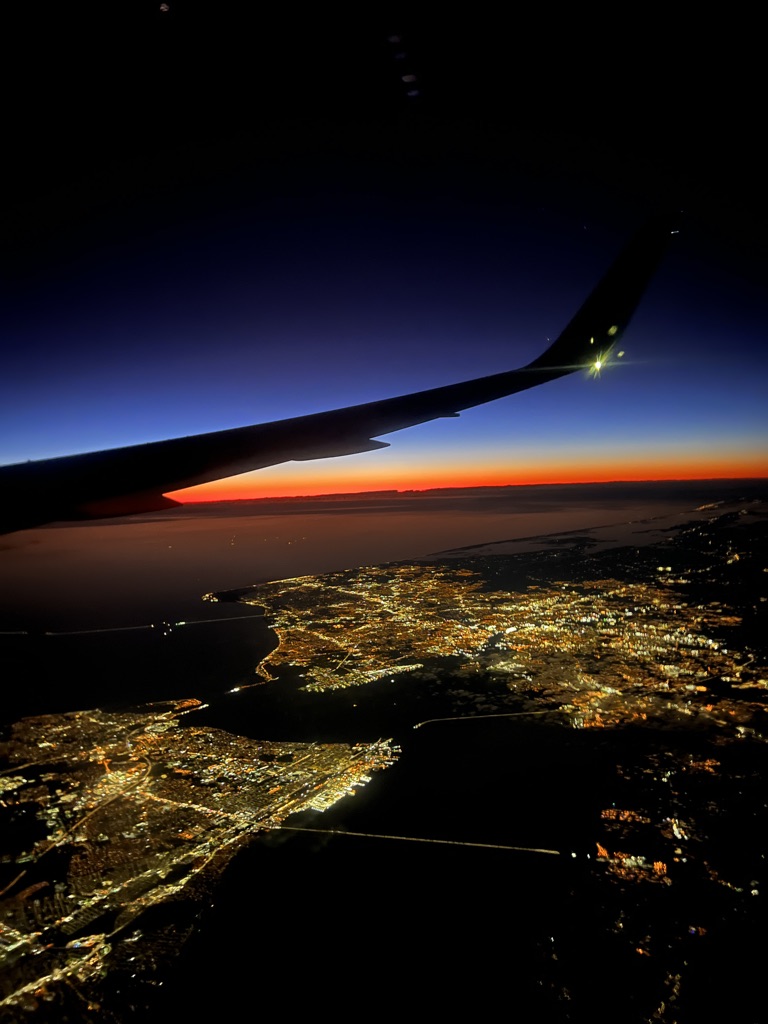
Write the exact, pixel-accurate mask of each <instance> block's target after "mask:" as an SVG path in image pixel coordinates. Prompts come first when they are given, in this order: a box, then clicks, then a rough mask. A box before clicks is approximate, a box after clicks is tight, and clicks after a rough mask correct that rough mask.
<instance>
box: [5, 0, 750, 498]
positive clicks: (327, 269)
mask: <svg viewBox="0 0 768 1024" xmlns="http://www.w3.org/2000/svg"><path fill="white" fill-rule="evenodd" d="M243 10H246V9H243ZM83 11H84V14H83V20H82V22H81V21H79V20H78V18H79V15H78V14H77V12H75V13H74V14H73V13H72V11H68V12H62V13H61V15H60V21H59V22H58V23H57V24H52V23H46V24H43V25H38V26H37V28H36V29H35V32H34V33H33V35H32V36H30V35H29V32H26V33H21V32H20V34H19V36H18V41H19V45H20V46H21V47H22V48H23V47H27V48H28V50H29V52H28V55H27V56H28V67H29V72H30V80H34V81H36V82H43V83H44V85H45V89H44V90H43V98H42V99H35V98H34V97H35V96H36V95H37V92H35V93H34V94H32V93H27V92H24V91H23V90H22V94H21V95H20V97H19V102H18V104H17V106H16V109H15V123H14V124H13V125H12V127H11V138H12V139H13V140H14V142H15V145H14V146H13V147H12V153H13V181H14V184H13V186H12V188H11V190H10V193H9V195H8V196H7V197H6V198H7V201H8V211H7V212H8V217H7V222H8V223H9V224H10V242H11V245H10V249H9V255H10V259H9V266H8V271H9V273H8V281H9V302H8V303H7V304H6V313H7V316H6V328H5V329H4V332H3V334H4V338H5V340H4V343H3V358H4V364H5V366H4V373H3V376H2V382H1V383H0V388H2V394H1V395H0V408H1V409H2V412H1V413H0V416H1V417H2V419H1V422H2V428H1V429H0V462H3V463H7V462H14V461H21V460H24V459H27V458H43V457H47V456H52V455H60V454H66V453H69V452H75V451H83V450H89V449H94V448H105V447H114V446H118V445H123V444H132V443H138V442H141V441H147V440H153V439H157V438H163V437H170V436H177V435H181V434H188V433H195V432H199V431H205V430H217V429H223V428H226V427H231V426H238V425H242V424H244V423H249V422H258V421H262V420H271V419H278V418H282V417H285V416H294V415H299V414H302V413H306V412H312V411H316V410H320V409H325V408H333V407H337V406H341V405H347V404H354V403H357V402H364V401H368V400H371V399H375V398H383V397H387V396H389V395H394V394H400V393H405V392H408V391H411V390H417V389H420V388H426V387H430V386H433V385H439V384H443V383H450V382H453V381H456V380H460V379H463V378H467V377H472V376H478V375H481V374H485V373H493V372H496V371H499V370H504V369H508V368H511V367H513V366H516V365H520V364H522V363H524V362H526V361H528V360H529V359H530V358H532V357H533V356H535V355H536V354H537V353H538V351H539V350H540V349H541V348H542V347H544V345H545V343H546V338H547V337H554V336H555V335H556V334H557V333H558V331H559V330H560V329H561V328H562V327H563V326H564V325H565V323H566V322H567V320H568V319H569V317H570V316H571V315H572V313H573V312H574V311H575V309H576V308H577V307H578V305H579V304H580V302H581V301H582V300H583V298H584V297H585V296H586V294H587V293H588V291H589V289H590V288H591V287H592V285H593V284H594V283H595V282H596V280H597V279H598V277H599V276H600V274H601V273H602V272H603V271H604V270H605V269H606V267H607V266H608V264H609V263H610V262H611V260H612V259H613V257H614V255H615V254H616V252H617V251H618V249H619V248H620V247H621V246H622V244H623V243H624V242H625V241H626V239H627V238H628V237H629V235H630V234H631V233H632V231H633V230H634V229H635V228H636V227H637V226H638V225H639V224H640V223H641V222H642V221H643V219H644V218H645V217H646V216H647V214H648V213H649V212H651V211H652V210H653V209H655V208H658V207H659V206H669V205H673V206H675V207H682V208H683V209H684V210H685V217H684V220H683V231H682V233H681V235H680V236H678V237H677V239H676V240H675V245H674V247H673V249H672V250H671V252H670V255H669V257H668V258H667V260H666V262H665V264H664V265H663V267H662V270H661V271H660V273H659V275H658V276H657V278H656V279H655V281H654V282H653V284H652V286H651V288H650V290H649V292H648V295H647V297H646V300H645V301H644V303H643V304H642V306H641V307H640V310H639V311H638V314H637V316H636V319H635V320H634V321H633V323H632V325H631V327H630V330H629V331H628V332H627V335H626V336H625V339H624V344H623V348H624V350H625V351H626V355H625V357H624V359H623V360H622V365H620V366H617V367H616V368H615V370H612V371H608V372H606V373H604V374H603V375H602V377H601V379H600V380H598V381H593V380H585V379H583V378H580V377H578V376H574V377H572V378H567V379H565V380H562V381H558V382H555V383H553V384H550V385H548V386H546V387H545V388H541V389H536V390H533V391H531V392H528V393H525V394H523V395H519V396H515V397H513V398H510V399H508V400H504V401H501V402H498V403H494V404H492V405H490V406H488V407H485V408H482V409H478V410H475V411H471V412H469V413H466V414H464V415H463V416H462V417H461V419H460V420H458V421H456V422H447V423H446V422H437V423H435V424H428V425H425V426H423V427H420V428H415V429H413V430H411V431H408V432H405V433H403V434H397V435H393V436H392V437H391V438H389V440H391V441H392V442H393V447H392V449H390V450H388V451H386V452H379V453H372V454H370V455H363V456H355V457H352V458H348V459H345V460H333V461H330V460H329V462H328V463H325V464H324V463H319V464H308V465H304V466H302V467H301V472H302V475H301V477H298V476H297V475H296V467H295V466H288V467H285V468H284V469H278V470H275V471H267V472H262V473H261V474H260V475H259V483H258V484H257V485H254V488H253V489H254V493H265V492H266V493H270V492H271V493H291V492H298V493H308V492H310V491H311V490H335V489H342V488H343V489H366V488H368V487H375V486H379V485H380V486H401V487H413V486H421V485H423V486H430V485H437V484H440V483H448V482H451V481H452V480H453V481H454V482H457V483H461V482H470V480H471V481H472V482H481V481H482V480H483V479H487V480H488V482H515V480H518V479H519V480H521V481H523V482H524V481H525V480H530V479H535V478H537V476H536V474H538V475H539V477H542V476H544V477H546V476H547V475H549V478H553V479H554V478H560V479H564V478H565V477H566V475H568V474H570V476H571V477H578V476H582V478H587V479H590V478H599V477H601V476H605V475H608V476H612V477H622V476H628V477H637V476H649V475H657V476H677V475H689V476H690V475H701V476H708V475H721V474H722V473H724V472H727V471H728V467H732V468H733V469H734V470H735V471H736V472H737V473H741V472H747V473H755V472H761V473H764V472H765V471H766V466H767V465H768V463H767V461H766V455H765V452H766V437H767V435H768V414H767V413H766V411H765V408H766V403H765V400H764V395H765V383H766V370H767V369H768V367H767V365H766V348H765V336H766V328H765V323H766V321H765V313H766V301H765V300H766V294H765V286H764V280H765V278H764V270H765V260H764V257H762V256H761V237H762V234H763V229H764V227H765V225H764V223H761V222H760V220H759V217H758V216H757V214H756V212H755V211H756V210H758V209H759V208H760V207H759V206H758V205H757V204H758V202H759V200H760V199H761V198H762V196H761V190H762V185H761V181H762V176H761V173H760V168H759V165H757V164H756V159H757V157H756V142H755V140H754V135H755V103H756V95H755V90H754V87H755V86H756V78H757V73H756V70H755V69H754V68H752V67H751V66H750V62H749V61H748V60H747V61H743V62H742V63H741V64H740V65H739V69H738V71H736V72H734V71H732V70H731V71H729V73H728V75H727V76H726V75H725V73H721V72H719V71H718V68H717V67H713V66H712V64H711V63H708V62H707V61H706V59H705V58H706V53H707V50H706V46H705V45H704V44H707V45H713V44H714V41H715V37H716V34H715V28H716V26H714V25H713V26H711V31H709V33H708V34H707V29H708V28H709V27H708V26H706V25H704V26H699V29H698V30H697V31H698V32H699V33H700V39H699V46H698V48H692V47H691V46H690V39H688V45H687V47H686V49H685V50H684V51H683V52H682V55H681V54H680V52H679V50H678V53H677V55H675V51H676V49H677V48H678V46H679V44H681V43H682V42H684V41H685V40H686V35H685V31H684V30H683V29H682V28H681V29H679V30H678V29H676V28H675V27H674V26H672V27H670V26H666V27H665V30H664V31H663V32H662V31H660V30H658V28H657V26H654V25H651V24H646V25H644V26H639V28H638V34H637V36H636V37H635V38H634V39H633V40H632V41H631V42H632V45H633V46H635V48H636V50H637V52H636V53H635V55H634V56H628V53H629V49H628V48H629V46H630V41H629V40H624V41H619V45H617V48H616V50H615V51H614V52H605V48H604V44H603V43H601V42H599V41H598V36H597V35H595V34H594V33H595V29H596V26H590V25H586V24H584V23H578V22H574V23H573V24H570V25H560V26H559V28H557V29H556V30H555V32H554V34H553V33H552V31H551V27H550V26H548V25H547V24H546V22H545V21H544V20H542V22H540V23H539V24H534V23H533V22H530V23H529V24H526V25H523V24H522V23H521V24H520V25H519V26H518V29H519V35H517V36H510V35H509V34H508V33H507V34H500V30H499V27H498V26H497V27H496V28H494V26H492V25H479V24H477V23H476V22H475V21H472V22H465V23H464V24H453V23H447V22H445V23H439V22H438V23H433V24H430V23H428V22H423V23H418V24H416V23H414V21H413V19H412V18H411V19H407V18H398V17H397V16H395V15H394V14H393V12H389V14H388V16H387V17H381V18H377V17H376V16H375V15H372V16H370V17H365V18H360V19H358V20H357V21H354V20H353V21H349V20H345V21H342V20H341V19H339V20H338V23H334V22H332V21H329V20H327V19H326V20H323V19H322V18H319V19H317V20H315V21H314V22H311V21H310V20H308V19H307V18H306V17H304V18H299V19H298V21H297V22H296V23H294V24H293V25H290V26H288V25H286V24H277V23H273V24H271V25H270V24H267V22H265V21H264V20H263V19H262V20H261V21H260V23H259V26H258V29H257V30H256V29H254V27H253V22H252V19H251V20H249V19H248V18H247V16H246V14H242V13H240V9H239V8H237V7H236V6H235V7H233V8H230V9H228V10H227V11H226V12H225V11H222V10H216V9H215V8H214V7H213V6H210V7H209V6H206V5H199V6H196V7H193V6H192V5H188V4H170V9H169V10H168V11H167V12H161V11H160V9H159V5H151V4H148V5H146V6H141V5H139V6H136V7H133V8H131V9H130V11H128V9H126V11H125V12H119V11H112V12H111V13H107V14H105V13H104V12H99V13H97V14H94V13H93V12H86V11H85V9H83ZM85 29H87V32H85V33H84V30H85ZM740 32H741V30H737V29H736V28H735V27H733V28H732V29H731V28H729V27H728V26H726V27H725V29H723V27H722V26H721V27H720V29H719V30H718V33H719V34H718V45H719V47H720V51H719V52H720V53H721V54H725V55H726V56H729V55H731V54H732V53H734V54H735V52H736V50H735V48H736V46H737V45H743V42H744V41H743V39H742V38H741V35H740ZM729 33H730V34H729ZM396 37H397V38H399V41H396ZM599 38H600V39H603V38H605V35H604V34H602V33H601V35H600V36H599ZM94 39H96V40H98V42H97V44H96V45H94V43H93V42H92V40H94ZM404 79H405V80H404ZM409 93H414V94H415V95H409ZM243 493H245V492H243Z"/></svg>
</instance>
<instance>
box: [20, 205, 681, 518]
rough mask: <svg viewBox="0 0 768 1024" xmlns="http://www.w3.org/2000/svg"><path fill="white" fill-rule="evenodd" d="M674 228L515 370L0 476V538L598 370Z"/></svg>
mask: <svg viewBox="0 0 768 1024" xmlns="http://www.w3.org/2000/svg"><path fill="white" fill-rule="evenodd" d="M672 233H674V222H673V220H672V218H670V217H666V216H665V217H658V218H655V219H654V220H652V221H650V222H649V223H648V224H646V226H645V227H644V228H643V229H642V230H641V231H639V232H638V234H637V235H636V236H635V237H634V238H633V239H632V241H631V242H630V243H629V244H628V245H627V246H626V248H625V249H624V250H623V251H622V252H621V253H620V255H619V256H618V258H617V259H616V261H615V262H614V263H613V265H612V266H611V267H610V269H609V270H608V271H607V273H606V274H605V276H604V277H603V278H602V279H601V281H600V282H599V283H598V285H597V286H596V287H595V289H594V290H593V291H592V293H591V294H590V296H589V298H588V299H587V300H586V302H585V303H584V304H583V306H582V307H581V308H580V309H579V311H578V312H577V313H576V314H575V316H574V317H573V319H572V320H571V321H570V323H569V324H568V325H567V327H566V328H565V329H564V330H563V331H562V333H561V334H560V335H559V337H558V338H557V339H556V341H554V342H553V343H552V344H551V345H550V346H549V347H548V348H547V349H546V350H545V351H544V352H542V353H541V355H539V356H538V357H537V358H536V359H534V360H533V361H532V362H530V363H528V364H527V365H526V366H522V367H520V368H519V369H516V370H508V371H506V372H503V373H496V374H492V375H490V376H487V377H478V378H476V379H474V380H468V381H462V382H460V383H458V384H450V385H447V386H445V387H439V388H431V389H429V390H427V391H417V392H415V393H413V394H410V395H401V396H399V397H397V398H388V399H384V400H382V401H378V402H367V403H365V404H363V405H353V406H349V407H347V408H343V409H334V410H332V411H329V412H320V413H314V414H312V415H309V416H299V417H295V418H293V419H286V420H278V421H275V422H272V423H261V424H255V425H253V426H247V427H236V428H234V429H231V430H220V431H215V432H213V433H207V434H196V435H193V436H191V437H180V438H173V439H171V440H168V441H154V442H151V443H149V444H141V445H133V446H130V447H127V448H115V449H110V450H107V451H100V452H88V453H85V454H82V455H68V456H64V457H62V458H57V459H45V460H42V461H39V462H26V463H19V464H17V465H12V466H3V467H0V485H2V487H3V505H2V517H3V522H2V525H0V531H2V532H9V531H12V530H20V529H26V528H28V527H31V526H38V525H41V524H43V523H48V522H54V521H56V520H72V519H91V518H100V517H103V516H113V515H128V514H132V513H136V512H147V511H154V510H159V509H164V508H172V507H174V506H176V505H178V504H179V503H178V502H176V501H173V500H172V499H171V498H167V497H165V492H166V491H174V490H178V489H181V488H182V487H191V486H193V485H195V484H201V483H208V482H209V481H211V480H219V479H222V478H224V477H228V476H235V475H236V474H238V473H246V472H249V471H251V470H255V469H263V468H264V467H266V466H274V465H277V464H279V463H282V462H290V461H296V460H308V459H324V458H331V457H334V456H338V455H352V454H356V453H358V452H366V451H375V450H376V449H379V448H387V447H389V445H388V443H387V442H386V441H379V440H376V439H377V438H378V437H380V436H381V435H382V434H390V433H392V432H393V431H396V430H403V429H404V428H405V427H412V426H415V425H417V424H419V423H426V422H428V421H429V420H434V419H439V418H440V417H448V416H451V417H452V416H458V414H459V413H460V412H461V411H462V410H464V409H471V408H473V407H474V406H477V405H483V404H484V403H486V402H492V401H495V400H496V399H498V398H504V397H506V396H507V395H512V394H515V393H516V392H518V391H525V390H527V389H528V388H533V387H538V386H539V385H540V384H545V383H547V382H548V381H551V380H556V379H557V378H558V377H564V376H566V375H567V374H569V373H573V372H575V371H576V370H582V369H585V368H587V367H590V366H594V365H598V368H599V363H601V362H604V361H605V360H606V359H607V358H608V356H609V353H610V350H611V349H612V348H613V346H614V345H615V344H616V342H617V341H618V340H619V338H620V337H621V335H622V333H623V331H624V329H625V328H626V326H627V324H628V323H629V321H630V319H631V317H632V314H633V313H634V311H635V309H636V307H637V305H638V303H639V301H640V299H641V297H642V295H643V292H644V291H645V288H646V286H647V284H648V282H649V281H650V279H651V277H652V275H653V273H654V271H655V270H656V267H657V266H658V264H659V261H660V260H661V257H662V255H663V254H664V251H665V249H666V246H667V243H668V240H669V236H670V234H672Z"/></svg>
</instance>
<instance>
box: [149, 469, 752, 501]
mask: <svg viewBox="0 0 768 1024" xmlns="http://www.w3.org/2000/svg"><path fill="white" fill-rule="evenodd" d="M738 480H743V481H744V482H745V483H752V482H756V481H765V480H768V473H763V474H756V475H755V474H752V475H745V474H743V473H736V474H733V475H723V474H717V475H715V476H699V475H695V476H680V475H675V476H658V477H649V476H627V477H610V478H603V479H600V478H594V477H591V478H589V479H578V480H566V479H554V480H527V481H518V482H514V483H460V484H458V483H457V484H442V485H439V486H433V487H404V488H398V487H371V488H365V489H362V490H360V489H350V490H347V489H344V488H343V485H340V489H337V490H331V491H329V490H317V491H314V490H310V491H304V492H302V493H269V494H250V495H245V496H238V497H234V496H233V497H226V496H222V497H205V498H203V497H188V498H182V497H176V498H174V500H175V501H178V502H179V504H180V505H213V504H222V503H228V504H229V503H233V502H245V501H302V500H305V499H316V498H353V497H363V496H384V495H402V496H408V495H426V494H432V493H436V492H445V491H469V490H474V491H477V490H488V491H490V490H502V489H511V488H517V487H520V488H523V487H578V486H582V487H589V486H605V485H611V484H644V483H648V484H652V483H658V484H661V483H670V484H671V483H691V484H693V483H709V484H711V483H718V482H719V481H723V482H726V481H728V482H733V481H738ZM195 489H197V488H195ZM190 490H192V488H190ZM169 493H173V492H169Z"/></svg>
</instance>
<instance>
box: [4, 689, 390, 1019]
mask: <svg viewBox="0 0 768 1024" xmlns="http://www.w3.org/2000/svg"><path fill="white" fill-rule="evenodd" d="M199 706H200V705H199V702H198V701H193V700H191V701H183V702H179V703H177V704H175V705H173V706H168V705H152V706H149V707H148V708H147V710H146V711H145V712H139V713H134V714H107V713H104V712H101V711H83V712H77V713H73V714H66V715H51V716H45V717H41V718H30V719H26V720H24V721H22V722H19V723H18V724H17V725H16V726H15V727H14V730H13V735H12V737H11V739H10V741H9V742H8V743H7V744H6V745H5V751H4V753H5V755H6V757H7V758H8V763H9V764H10V766H11V767H10V768H9V770H7V771H6V772H4V773H3V774H2V775H0V798H1V799H0V808H1V809H2V813H3V815H4V816H5V818H6V828H5V831H6V834H10V829H9V828H8V822H9V821H10V825H11V826H13V825H14V824H16V825H18V823H19V822H21V821H24V820H26V821H28V820H29V819H36V820H37V822H38V823H39V828H38V830H37V832H38V835H39V838H38V839H37V840H36V841H34V842H32V843H31V845H30V846H29V848H28V849H24V850H21V851H20V852H17V853H16V854H15V855H14V856H10V855H9V854H8V852H6V853H5V855H4V858H3V860H4V862H5V863H4V882H3V884H4V886H5V888H4V889H3V891H2V899H0V936H1V938H0V964H2V966H3V971H2V981H1V982H0V1007H2V1008H3V1009H4V1010H6V1011H11V1010H13V1009H14V1008H15V1009H18V1010H27V1011H32V1012H34V1011H35V1010H36V1009H40V1007H41V1006H43V1005H45V1004H46V1003H47V1002H49V1001H54V1002H58V1001H59V1000H60V999H64V1001H65V1002H66V997H67V994H68V993H71V992H72V991H74V992H75V993H77V994H78V998H80V997H82V999H84V1000H85V1002H88V1001H89V999H91V998H92V997H93V993H94V990H97V989H98V983H99V979H100V977H101V976H102V975H103V974H104V972H106V971H109V970H117V971H118V972H120V971H121V970H122V971H124V972H126V979H128V978H131V977H136V976H137V974H141V972H142V971H146V970H150V971H151V970H153V969H154V966H155V960H156V959H158V949H157V943H153V941H152V933H151V925H149V927H148V926H147V925H146V923H145V917H146V912H147V911H148V910H149V909H150V908H157V907H159V906H161V905H166V906H167V905H169V904H171V903H173V904H176V903H178V901H179V900H181V899H182V898H185V899H188V900H192V901H194V900H198V901H199V899H200V898H201V897H202V895H203V893H204V891H205V889H206V888H207V887H208V886H210V885H211V884H213V882H215V880H216V877H217V876H218V875H219V874H220V873H221V871H222V870H223V868H224V867H225V866H226V864H227V863H228V862H229V860H230V859H231V857H232V856H233V855H234V853H235V852H237V850H239V849H240V847H241V846H242V845H243V843H244V842H245V841H247V840H248V839H250V838H252V837H253V836H254V835H255V834H256V833H258V832H260V831H262V830H264V829H270V828H275V827H277V826H279V825H280V823H281V822H282V821H284V820H285V818H287V817H288V815H290V814H293V813H296V812H298V811H303V810H308V809H310V808H312V809H314V810H320V811H322V810H325V809H326V808H328V807H330V806H331V805H332V804H334V803H335V802H336V801H338V800H340V799H341V798H342V797H344V796H347V795H349V794H351V793H353V792H354V791H355V789H356V788H358V787H360V786H362V785H364V784H365V783H367V782H369V781H370V779H371V775H372V773H373V772H376V771H378V770H380V769H383V768H386V767H387V766H388V765H390V764H391V763H392V762H393V761H394V759H395V757H396V748H395V747H393V746H391V745H390V744H389V743H388V742H386V741H377V742H373V743H364V744H357V745H354V746H350V745H347V744H341V743H334V744H323V743H282V742H281V743H271V742H257V741H255V740H251V739H246V738H244V737H240V736H233V735H230V734H228V733H226V732H223V731H221V730H218V729H212V728H196V727H194V726H186V727H185V728H179V726H178V717H179V715H180V714H182V713H184V712H186V711H189V710H194V709H195V708H196V707H199ZM201 888H202V892H201ZM140 928H141V930H140ZM175 934H176V935H179V934H183V929H182V930H179V929H178V928H176V929H175ZM140 936H141V942H138V941H137V940H138V939H139V937H140ZM94 986H95V989H94ZM62 989H63V993H62V991H61V990H62Z"/></svg>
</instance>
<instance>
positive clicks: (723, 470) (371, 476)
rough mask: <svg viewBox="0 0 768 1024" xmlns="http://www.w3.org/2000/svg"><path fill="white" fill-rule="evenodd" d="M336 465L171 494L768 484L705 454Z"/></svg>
mask: <svg viewBox="0 0 768 1024" xmlns="http://www.w3.org/2000/svg"><path fill="white" fill-rule="evenodd" d="M330 461H333V462H334V463H336V465H333V466H330V465H325V466H324V465H323V464H322V463H315V464H313V465H312V468H311V469H310V466H309V465H307V464H296V463H288V464H287V465H284V466H280V467H276V468H274V469H267V470H261V471H258V472H255V473H247V474H244V475H243V476H240V477H231V478H230V479H228V480H218V481H214V482H211V483H208V484H201V485H199V486H197V487H189V488H186V489H184V490H181V491H176V492H169V493H170V496H171V497H172V498H173V499H174V500H176V501H180V502H182V503H183V504H187V503H192V502H206V501H238V500H246V499H249V498H251V499H257V498H278V497H280V498H283V497H304V496H306V497H311V496H313V495H321V494H355V493H361V492H365V491H425V490H431V489H433V488H444V487H506V486H530V485H535V484H582V483H583V484H586V483H611V482H616V481H640V480H649V481H651V480H716V479H722V480H735V479H742V478H744V479H746V478H753V479H754V478H762V477H768V462H766V459H765V458H764V457H760V456H757V455H747V456H743V455H742V456H740V457H734V458H724V457H722V455H721V457H720V458H715V459H711V458H706V456H705V455H703V454H699V453H696V454H695V455H691V454H688V455H679V454H678V455H674V454H669V455H667V456H666V457H661V458H655V459H647V458H640V457H634V458H628V459H624V460H623V461H622V463H617V462H615V461H613V460H611V461H610V462H609V461H607V460H606V461H605V462H603V461H601V460H600V459H599V458H598V459H595V460H594V461H592V462H586V461H585V462H584V463H582V464H581V465H579V466H578V467H577V466H574V465H573V464H570V465H569V464H563V463H558V462H555V461H553V462H550V463H547V462H545V461H542V462H540V463H539V464H538V465H518V466H517V467H516V469H515V470H511V469H510V468H508V467H504V466H498V467H493V466H482V465H476V466H474V467H472V466H455V467H454V468H453V469H452V470H451V469H450V468H449V467H447V466H445V465H432V466H426V467H417V466H414V465H402V466H398V467H397V469H396V470H393V469H392V467H388V468H387V469H385V470H383V471H379V472H376V471H375V470H374V469H371V468H370V467H369V466H366V467H362V466H359V467H355V466H354V465H353V464H352V463H351V461H350V462H347V463H346V465H341V466H340V465H339V462H341V460H329V462H330Z"/></svg>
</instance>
